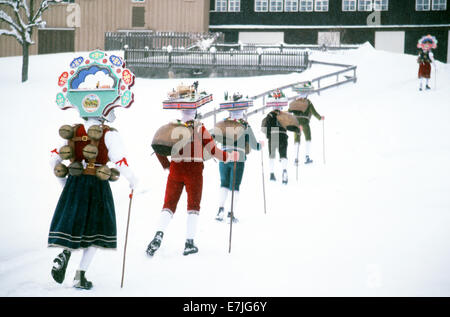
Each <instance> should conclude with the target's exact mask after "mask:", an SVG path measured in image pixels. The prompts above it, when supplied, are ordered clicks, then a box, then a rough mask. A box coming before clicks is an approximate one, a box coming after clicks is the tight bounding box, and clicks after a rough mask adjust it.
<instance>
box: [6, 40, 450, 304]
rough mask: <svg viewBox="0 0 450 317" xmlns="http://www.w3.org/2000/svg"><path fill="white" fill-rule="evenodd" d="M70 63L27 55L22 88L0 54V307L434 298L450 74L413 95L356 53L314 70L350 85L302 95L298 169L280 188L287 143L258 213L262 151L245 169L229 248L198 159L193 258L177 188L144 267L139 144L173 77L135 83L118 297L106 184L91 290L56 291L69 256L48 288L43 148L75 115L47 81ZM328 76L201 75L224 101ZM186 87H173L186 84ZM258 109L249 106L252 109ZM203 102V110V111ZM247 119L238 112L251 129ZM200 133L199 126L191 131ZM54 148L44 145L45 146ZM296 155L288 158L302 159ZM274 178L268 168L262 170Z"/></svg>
mask: <svg viewBox="0 0 450 317" xmlns="http://www.w3.org/2000/svg"><path fill="white" fill-rule="evenodd" d="M72 57H73V54H58V55H42V56H33V57H32V58H31V70H30V81H29V82H28V83H26V84H20V83H19V72H18V71H17V69H19V65H20V59H19V58H2V59H0V65H1V67H2V69H4V72H3V73H2V75H1V77H0V82H1V84H0V94H1V95H2V102H1V107H2V112H3V113H2V116H1V119H0V129H1V135H2V136H7V137H6V138H4V139H3V142H4V147H3V150H2V156H1V158H0V166H1V179H2V185H1V193H0V201H1V205H0V206H1V208H0V212H1V216H2V221H1V226H0V229H1V230H0V241H2V242H1V245H0V295H2V296H52V297H53V296H188V297H191V296H192V297H193V296H449V295H450V278H449V277H448V274H447V271H448V267H449V264H450V254H449V252H448V250H450V239H448V238H449V234H448V227H449V225H450V197H449V196H448V193H449V191H450V180H449V176H450V167H449V165H448V162H449V161H450V160H449V159H450V140H449V138H448V136H449V135H450V126H449V125H448V118H449V117H450V102H449V100H450V89H448V88H449V87H450V67H449V65H446V64H442V63H439V64H438V67H439V69H438V70H439V72H438V86H437V90H431V91H426V92H419V91H418V89H417V87H418V82H417V78H416V74H417V65H416V63H415V57H414V56H408V55H400V54H391V53H386V52H380V51H376V50H374V49H373V48H371V47H369V46H368V45H365V46H363V47H362V48H360V49H358V50H355V51H349V52H345V53H335V54H327V53H314V55H313V56H312V58H313V59H317V60H323V61H335V62H340V63H346V64H356V65H357V66H358V71H357V75H358V82H357V83H356V84H354V85H353V84H348V85H345V86H342V87H339V88H336V89H331V90H329V91H326V92H324V93H323V94H322V95H321V96H320V97H319V96H313V97H312V98H311V99H312V101H313V103H314V104H315V106H316V109H317V110H318V111H319V113H320V114H322V115H325V118H326V119H325V146H326V152H325V154H326V164H323V162H322V137H323V135H322V131H323V130H322V129H323V126H322V123H321V122H319V121H317V120H315V119H312V123H311V128H312V135H313V149H312V150H313V159H314V164H312V165H311V166H304V165H301V166H300V169H299V175H300V180H299V182H298V183H297V182H296V181H295V167H294V165H293V160H294V157H295V149H294V146H293V137H290V147H289V152H288V157H289V159H290V165H289V178H290V180H289V184H288V185H287V186H283V185H281V183H279V182H278V183H273V182H269V180H268V177H267V176H268V154H267V149H264V152H263V154H264V164H265V171H264V173H265V176H266V182H265V184H266V196H267V197H266V198H267V214H264V208H263V200H262V197H263V195H262V182H261V176H262V175H261V174H262V173H261V155H260V153H259V152H252V153H251V154H250V156H249V158H248V161H247V164H246V167H245V172H244V179H243V183H242V185H241V195H240V201H239V204H238V206H237V210H236V215H237V217H238V218H239V220H240V222H239V223H238V224H236V225H234V226H233V240H232V252H231V254H229V253H228V235H229V225H227V224H224V223H217V222H216V221H215V220H214V215H215V213H216V211H217V208H218V206H217V203H216V201H217V195H218V186H219V173H218V164H217V163H216V162H214V161H208V162H206V163H205V170H204V177H205V184H204V191H203V199H202V212H201V217H200V224H199V231H198V235H197V238H196V243H197V244H198V246H199V249H200V252H199V253H198V254H196V255H192V256H187V257H184V256H182V250H183V246H184V235H185V222H186V212H185V209H186V202H185V200H186V196H185V194H184V193H183V195H182V198H181V200H180V203H179V206H178V209H177V213H176V214H175V217H174V219H173V221H172V223H171V224H170V226H169V228H168V230H167V232H166V235H165V237H164V241H163V245H162V247H161V249H160V250H159V251H158V253H157V254H156V255H155V257H154V258H152V259H149V258H148V257H147V256H146V255H145V249H146V247H147V244H148V243H149V241H150V240H151V238H152V237H153V235H154V227H155V224H156V221H157V219H158V216H159V212H160V209H161V207H162V200H163V195H164V190H165V180H166V176H167V174H166V172H164V171H163V170H162V169H161V168H160V166H159V163H158V162H157V160H156V158H155V157H154V156H151V153H152V151H151V149H150V141H151V139H152V137H153V135H154V133H155V131H156V129H158V128H159V126H161V125H162V124H164V123H165V122H167V121H169V120H171V119H173V118H176V117H177V113H176V112H170V111H167V112H165V111H163V110H162V109H161V108H162V107H161V101H162V100H163V98H164V97H165V94H166V92H167V91H169V90H170V89H171V88H172V87H173V86H175V85H177V84H178V83H179V82H180V81H179V80H173V79H172V80H171V79H167V80H150V79H138V80H137V82H136V86H135V96H136V102H135V104H134V105H133V106H132V107H131V108H130V109H126V110H123V109H121V110H119V111H117V112H116V114H117V117H118V119H117V120H116V122H115V124H114V125H113V126H114V127H116V128H118V130H119V132H120V133H121V135H122V137H123V138H124V139H125V141H126V144H127V148H128V150H129V153H130V155H129V157H130V159H129V162H130V164H131V166H132V167H133V169H134V170H135V172H136V173H138V174H139V178H140V180H141V185H142V186H143V187H145V188H148V189H149V191H148V192H147V193H145V194H142V195H135V198H134V199H133V205H132V213H131V222H130V232H129V237H128V238H129V240H128V249H127V264H126V275H125V286H124V288H123V289H120V278H121V269H122V256H123V243H124V237H125V227H126V221H127V210H128V203H129V200H128V193H129V189H128V185H127V184H126V181H125V180H124V179H122V180H120V181H119V182H117V183H113V184H112V185H111V186H112V189H113V193H114V195H115V203H116V214H117V224H118V238H119V239H118V240H119V242H118V249H117V250H116V251H110V250H108V251H105V250H99V251H98V253H97V255H96V257H95V259H94V261H93V263H92V265H91V267H90V269H89V271H88V274H87V276H88V278H90V279H91V280H92V281H93V282H94V285H95V287H94V289H92V290H91V291H90V292H80V291H77V290H75V289H73V288H72V287H71V281H72V279H73V274H74V272H75V270H76V268H77V266H78V263H79V259H80V256H81V253H80V252H77V253H74V254H73V256H72V259H71V261H70V263H69V267H68V270H67V276H66V281H65V282H64V284H63V285H58V284H56V283H55V282H54V281H53V280H52V279H51V276H50V269H51V266H52V260H53V258H54V257H55V256H56V254H57V253H58V252H59V250H58V249H53V248H51V249H49V248H47V246H46V240H47V233H48V227H49V224H50V221H51V217H52V214H53V210H54V208H55V206H56V202H57V199H58V197H59V193H60V191H61V187H60V185H59V184H58V182H57V181H56V180H55V178H54V176H53V175H52V173H51V170H50V168H49V164H48V153H49V151H50V150H51V149H52V148H53V147H54V145H53V144H54V143H55V142H56V141H58V138H59V136H58V134H57V130H58V128H59V127H60V126H61V125H62V124H66V123H75V122H77V121H78V120H79V119H78V116H77V113H76V111H75V110H67V111H60V110H58V109H57V107H56V105H55V104H54V102H53V100H54V96H55V94H56V78H57V76H58V74H59V73H60V72H62V71H63V70H64V68H65V65H66V64H67V63H68V61H70V60H71V58H72ZM330 70H331V71H333V70H335V69H333V68H331V69H330V68H328V67H325V66H317V68H312V69H310V70H308V71H306V72H305V73H302V74H290V75H280V76H262V77H251V78H225V79H221V78H211V79H200V80H199V82H200V87H201V88H203V89H205V90H206V91H208V92H212V93H213V94H214V97H215V102H214V103H216V104H217V103H218V102H219V101H220V100H221V98H222V96H223V92H224V90H225V89H226V90H228V91H229V92H233V91H240V92H241V93H244V94H246V95H247V94H248V95H253V94H256V93H259V92H261V91H264V90H267V89H271V88H274V87H277V86H281V85H284V84H288V83H291V82H295V81H300V80H304V79H310V78H313V77H316V76H318V75H320V74H323V73H326V72H329V71H330ZM190 81H192V80H190V79H187V80H185V81H184V82H186V83H187V82H190ZM257 106H259V105H257ZM211 107H212V106H211V105H207V106H205V109H204V110H203V111H209V110H211ZM262 118H263V117H262V115H261V114H257V115H254V116H252V117H250V123H251V125H252V127H253V128H254V131H255V132H256V133H257V137H258V138H259V139H262V138H263V136H262V134H261V132H260V131H259V128H258V127H259V126H260V122H261V120H262ZM205 124H206V125H207V127H208V128H212V121H211V119H210V118H208V119H207V120H206V121H205ZM52 146H53V147H52ZM303 150H304V149H303V148H302V149H301V154H302V153H303ZM277 168H278V170H277V172H278V175H279V178H280V176H281V170H280V168H281V166H280V164H278V165H277Z"/></svg>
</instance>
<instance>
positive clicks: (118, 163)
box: [116, 158, 128, 166]
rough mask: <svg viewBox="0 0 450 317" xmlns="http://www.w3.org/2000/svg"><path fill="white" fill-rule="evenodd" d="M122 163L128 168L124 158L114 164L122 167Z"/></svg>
mask: <svg viewBox="0 0 450 317" xmlns="http://www.w3.org/2000/svg"><path fill="white" fill-rule="evenodd" d="M122 163H123V164H125V165H126V166H128V162H127V159H126V158H122V159H121V160H120V161H117V162H116V165H119V166H122Z"/></svg>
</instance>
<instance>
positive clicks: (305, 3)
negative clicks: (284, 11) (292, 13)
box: [300, 0, 313, 12]
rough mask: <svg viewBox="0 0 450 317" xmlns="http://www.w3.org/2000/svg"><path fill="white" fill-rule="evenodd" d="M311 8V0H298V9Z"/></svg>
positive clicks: (308, 9) (307, 9)
mask: <svg viewBox="0 0 450 317" xmlns="http://www.w3.org/2000/svg"><path fill="white" fill-rule="evenodd" d="M312 10H313V0H300V11H302V12H311V11H312Z"/></svg>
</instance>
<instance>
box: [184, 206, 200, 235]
mask: <svg viewBox="0 0 450 317" xmlns="http://www.w3.org/2000/svg"><path fill="white" fill-rule="evenodd" d="M197 224H198V211H195V210H190V211H188V216H187V226H186V239H194V238H195V233H196V232H197Z"/></svg>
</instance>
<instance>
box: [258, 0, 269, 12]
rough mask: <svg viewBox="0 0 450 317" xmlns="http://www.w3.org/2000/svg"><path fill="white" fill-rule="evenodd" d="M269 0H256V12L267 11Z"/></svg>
mask: <svg viewBox="0 0 450 317" xmlns="http://www.w3.org/2000/svg"><path fill="white" fill-rule="evenodd" d="M268 2H269V0H255V12H267V10H268V5H267V4H268Z"/></svg>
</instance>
